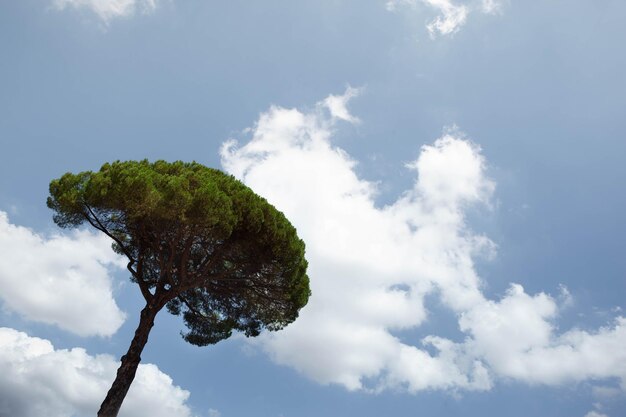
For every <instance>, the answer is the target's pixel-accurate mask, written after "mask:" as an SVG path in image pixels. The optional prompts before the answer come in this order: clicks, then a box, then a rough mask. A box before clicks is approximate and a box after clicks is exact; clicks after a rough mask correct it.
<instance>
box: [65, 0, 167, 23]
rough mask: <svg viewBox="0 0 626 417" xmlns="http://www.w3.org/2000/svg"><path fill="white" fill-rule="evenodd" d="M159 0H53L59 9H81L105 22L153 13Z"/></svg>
mask: <svg viewBox="0 0 626 417" xmlns="http://www.w3.org/2000/svg"><path fill="white" fill-rule="evenodd" d="M158 1H159V0H53V6H54V7H55V8H56V9H57V10H65V9H79V10H87V11H89V12H91V13H94V14H95V15H96V16H98V18H99V19H100V20H101V21H102V22H103V23H105V24H108V23H109V22H110V21H111V20H113V19H118V18H126V17H131V16H133V15H135V14H137V13H151V12H153V11H154V10H155V9H156V8H157V5H158Z"/></svg>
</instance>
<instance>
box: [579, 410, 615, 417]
mask: <svg viewBox="0 0 626 417" xmlns="http://www.w3.org/2000/svg"><path fill="white" fill-rule="evenodd" d="M585 417H609V416H607V415H606V414H602V413H598V412H597V411H590V412H588V413H587V414H585Z"/></svg>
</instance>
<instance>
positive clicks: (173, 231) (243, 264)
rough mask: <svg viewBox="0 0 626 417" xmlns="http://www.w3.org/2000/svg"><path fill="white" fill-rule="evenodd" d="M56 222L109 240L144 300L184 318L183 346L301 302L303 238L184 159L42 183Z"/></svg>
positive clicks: (227, 180)
mask: <svg viewBox="0 0 626 417" xmlns="http://www.w3.org/2000/svg"><path fill="white" fill-rule="evenodd" d="M47 204H48V207H50V208H51V209H52V210H54V221H55V222H56V223H57V224H58V225H59V226H61V227H76V226H79V225H81V224H83V223H84V222H87V223H89V224H90V225H91V226H93V227H95V228H97V229H98V230H101V231H102V232H104V233H106V234H107V235H109V236H110V237H111V238H112V239H114V242H115V243H114V245H113V247H114V249H115V250H116V251H117V252H118V253H121V254H124V255H126V256H127V257H128V259H129V265H128V269H129V271H130V272H131V274H132V277H131V279H132V280H133V281H134V282H136V283H137V284H138V285H139V286H140V288H141V291H142V294H143V295H144V297H145V298H146V301H147V302H148V304H153V305H155V306H156V307H158V308H161V307H163V306H165V305H166V306H167V309H168V310H169V311H170V312H171V313H173V314H182V316H183V319H184V322H185V324H186V325H187V327H188V328H189V331H188V332H187V333H185V334H184V335H183V337H184V338H185V339H186V340H187V341H188V342H190V343H193V344H196V345H206V344H211V343H216V342H218V341H219V340H222V339H224V338H227V337H229V336H230V335H231V333H232V331H233V330H237V331H242V332H244V333H245V334H246V335H248V336H256V335H258V334H259V332H260V331H261V330H262V329H263V328H266V329H269V330H278V329H280V328H282V327H284V326H285V325H287V324H288V323H290V322H292V321H293V320H295V319H296V318H297V316H298V311H299V310H300V308H302V307H303V306H304V305H305V304H306V303H307V301H308V297H309V295H310V291H309V280H308V277H307V275H306V268H307V262H306V260H305V258H304V243H303V242H302V240H300V239H299V238H298V236H297V234H296V230H295V228H294V227H293V226H292V225H291V224H290V223H289V221H288V220H287V219H286V218H285V216H284V215H283V214H282V213H281V212H280V211H278V210H276V209H275V208H274V207H273V206H272V205H270V204H269V203H268V202H267V201H266V200H265V199H263V198H261V197H259V196H258V195H256V194H255V193H254V192H253V191H252V190H250V189H249V188H248V187H246V186H245V185H244V184H242V183H241V182H239V181H238V180H236V179H235V178H234V177H232V176H230V175H226V174H224V173H223V172H221V171H219V170H216V169H211V168H207V167H205V166H203V165H201V164H198V163H195V162H192V163H184V162H180V161H178V162H173V163H168V162H165V161H157V162H154V163H150V162H148V161H146V160H144V161H127V162H119V161H118V162H113V163H110V164H109V163H107V164H104V165H103V166H102V168H101V169H100V171H98V172H91V171H87V172H81V173H79V174H71V173H67V174H65V175H63V176H62V177H61V178H59V179H56V180H53V181H52V182H51V183H50V197H49V198H48V201H47Z"/></svg>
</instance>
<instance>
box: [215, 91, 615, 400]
mask: <svg viewBox="0 0 626 417" xmlns="http://www.w3.org/2000/svg"><path fill="white" fill-rule="evenodd" d="M346 94H347V96H346V100H339V99H338V97H337V96H331V97H333V100H339V101H340V102H341V103H343V104H344V106H343V107H344V108H346V109H347V107H346V106H345V105H346V104H347V98H348V96H350V97H353V96H354V95H355V94H354V92H353V91H352V90H348V92H347V93H346ZM331 103H332V101H331ZM332 114H333V111H332V109H331V108H330V107H329V100H328V99H325V100H322V101H321V102H320V103H318V105H317V106H316V107H315V108H314V109H313V110H311V111H308V112H305V111H301V110H298V109H286V108H282V107H278V106H273V107H271V108H270V109H269V110H268V111H267V112H264V113H262V114H261V115H260V117H259V119H258V121H257V122H256V123H255V125H254V126H253V127H252V128H251V129H249V130H248V133H249V135H250V137H249V139H247V140H246V142H245V143H243V144H242V145H239V144H238V143H237V142H235V141H232V140H231V141H228V142H226V143H225V144H224V146H223V148H222V163H223V166H224V167H225V168H226V170H227V171H229V172H230V173H232V174H234V175H235V176H236V177H238V178H240V179H241V180H243V181H244V182H245V183H246V184H248V185H249V186H251V187H252V188H253V189H254V190H256V191H257V192H259V193H260V194H261V195H263V196H265V197H266V198H267V199H268V200H269V201H270V202H271V203H272V204H275V205H276V206H277V207H278V208H279V209H280V210H283V211H284V212H285V213H286V215H287V217H288V218H289V219H291V220H292V221H293V223H294V224H295V225H296V227H297V229H298V233H299V234H300V236H302V238H303V239H304V241H305V242H306V243H307V258H308V259H309V262H310V276H311V285H312V292H313V296H312V298H311V300H310V302H309V305H307V307H306V308H305V309H304V310H303V311H302V312H301V316H300V318H299V319H298V320H297V321H296V322H295V323H293V324H292V325H290V326H289V327H288V328H287V329H285V330H284V331H282V332H279V333H276V334H274V333H272V334H265V335H263V336H262V337H261V338H259V339H258V340H257V341H255V342H252V343H255V344H257V345H258V346H259V347H260V348H261V349H263V350H264V351H266V352H267V353H268V354H269V355H270V357H271V358H272V359H273V360H274V361H276V362H277V363H280V364H284V365H288V366H291V367H293V368H295V369H297V370H298V371H299V372H301V373H303V374H305V375H307V376H308V377H310V378H312V379H314V380H316V381H318V382H320V383H323V384H331V383H332V384H340V385H343V386H345V387H346V388H348V389H350V390H359V389H365V390H372V391H380V390H384V389H397V388H402V389H405V390H407V391H408V392H417V391H421V390H427V389H442V390H451V391H457V390H489V389H491V388H492V387H493V386H494V384H496V383H497V382H498V380H500V379H513V380H517V381H522V382H526V383H529V384H544V385H553V386H557V385H561V384H566V383H572V382H580V381H598V380H603V381H606V382H607V383H608V384H609V385H610V384H611V383H610V381H611V380H612V379H614V380H618V381H620V383H621V388H622V389H624V388H625V387H626V385H625V383H626V319H624V318H622V317H616V318H615V320H614V321H613V322H610V323H607V325H606V326H605V327H602V328H600V329H597V330H596V331H583V330H576V329H573V330H570V331H565V332H560V331H559V330H558V326H557V319H558V313H559V311H560V309H562V308H564V307H565V306H566V305H567V306H569V305H570V304H571V297H572V295H571V294H569V292H568V291H567V289H566V288H565V287H560V288H559V287H557V288H554V289H552V290H553V291H555V292H556V293H557V295H556V296H552V295H550V294H549V293H547V292H540V293H537V294H529V293H527V292H526V291H525V289H524V288H523V286H522V285H520V284H517V283H511V284H510V287H509V290H508V291H507V292H506V293H505V294H504V295H503V296H502V297H500V298H498V299H488V298H487V297H485V295H484V294H483V291H482V287H483V285H484V283H483V281H482V280H481V278H480V277H479V276H478V274H477V272H476V269H475V266H474V265H475V261H476V259H477V258H478V257H487V258H489V257H492V256H494V255H495V251H496V245H495V244H494V243H493V242H492V241H491V240H490V239H489V238H488V237H486V236H484V235H482V234H480V233H477V232H475V231H473V230H472V229H471V228H470V226H469V225H468V223H467V221H466V211H467V210H468V209H470V208H471V207H483V210H490V207H491V206H492V205H491V200H492V196H493V193H494V190H495V184H494V182H493V181H492V180H491V179H490V178H489V177H488V175H487V169H486V166H487V164H486V161H485V158H484V157H483V156H482V153H481V149H480V147H478V146H477V145H476V144H474V143H472V142H471V141H470V140H468V139H467V138H466V137H465V136H464V135H463V134H462V133H460V132H459V131H458V130H454V129H452V130H448V131H446V132H445V133H444V134H443V135H442V136H441V137H440V138H438V139H436V140H435V141H434V142H433V143H432V144H430V145H425V146H422V148H421V152H420V155H419V157H418V158H417V159H416V160H415V161H413V162H411V163H409V164H407V167H408V169H411V170H413V171H414V173H415V179H414V183H413V186H412V187H411V188H410V189H408V190H406V191H405V192H404V193H403V194H402V196H401V197H400V198H399V199H398V200H397V201H396V202H394V203H393V204H390V205H387V206H385V207H379V206H377V204H376V194H377V185H376V183H373V182H370V181H366V180H363V179H361V178H359V176H358V175H357V173H356V171H355V166H356V165H357V161H355V160H354V159H352V158H351V157H350V156H349V155H348V153H347V152H346V151H345V150H342V149H340V148H338V147H336V146H334V145H333V144H332V136H333V133H334V130H335V129H336V128H337V126H336V123H337V122H338V121H339V120H348V121H349V120H351V119H356V118H355V117H354V116H350V117H348V116H347V115H345V114H344V115H343V116H344V117H341V118H337V117H332ZM563 294H568V296H564V295H563ZM427 296H434V297H438V298H439V299H440V301H441V303H442V305H443V306H445V307H446V308H448V309H449V310H450V311H451V312H452V313H453V314H454V315H455V316H456V318H457V320H458V329H459V335H458V338H455V339H450V338H444V337H441V336H439V335H436V334H433V335H428V336H426V337H424V338H422V340H421V342H420V343H418V344H414V343H409V342H408V341H406V340H404V339H403V338H402V337H399V336H398V335H397V334H398V331H399V330H411V329H414V330H417V329H419V327H420V326H421V325H423V324H424V323H425V322H427V321H428V319H429V314H431V313H430V312H429V311H428V309H427V307H426V306H425V301H424V300H425V297H427ZM366 381H367V382H366Z"/></svg>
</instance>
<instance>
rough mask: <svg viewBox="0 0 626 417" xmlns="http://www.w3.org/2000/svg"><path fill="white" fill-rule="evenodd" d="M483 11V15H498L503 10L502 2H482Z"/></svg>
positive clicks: (493, 0) (495, 0)
mask: <svg viewBox="0 0 626 417" xmlns="http://www.w3.org/2000/svg"><path fill="white" fill-rule="evenodd" d="M481 10H482V12H483V13H487V14H496V13H498V12H500V10H502V3H501V1H500V0H482V4H481Z"/></svg>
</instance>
